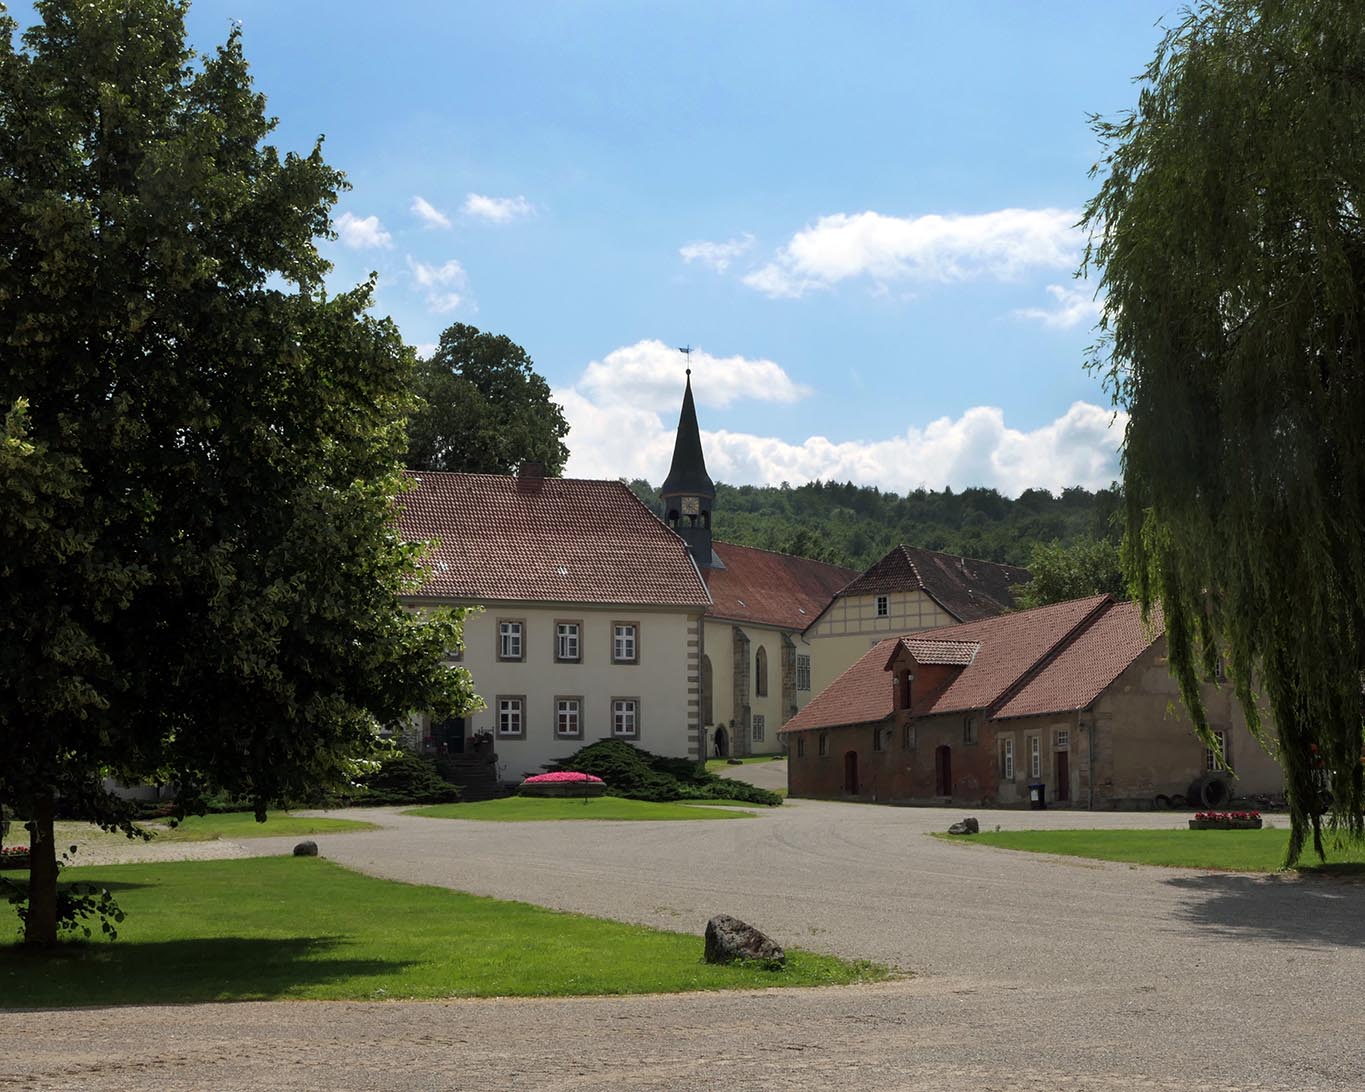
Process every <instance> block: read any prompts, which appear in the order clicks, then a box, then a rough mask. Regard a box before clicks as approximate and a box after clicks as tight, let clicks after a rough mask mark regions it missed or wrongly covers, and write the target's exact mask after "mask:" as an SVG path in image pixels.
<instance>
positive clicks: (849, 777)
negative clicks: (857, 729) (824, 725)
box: [844, 751, 858, 796]
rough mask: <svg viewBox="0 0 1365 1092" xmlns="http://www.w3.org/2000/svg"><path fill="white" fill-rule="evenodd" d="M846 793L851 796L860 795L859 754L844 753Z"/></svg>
mask: <svg viewBox="0 0 1365 1092" xmlns="http://www.w3.org/2000/svg"><path fill="white" fill-rule="evenodd" d="M844 792H846V793H848V795H849V796H857V795H858V752H857V751H847V752H845V753H844Z"/></svg>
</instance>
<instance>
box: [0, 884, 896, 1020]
mask: <svg viewBox="0 0 1365 1092" xmlns="http://www.w3.org/2000/svg"><path fill="white" fill-rule="evenodd" d="M62 875H63V876H64V877H66V878H69V879H73V880H80V881H84V882H89V883H96V884H100V885H103V886H107V887H109V888H110V889H111V890H112V891H113V893H114V896H115V898H117V899H118V901H119V904H120V905H121V907H122V908H123V910H124V911H125V912H127V915H128V917H127V920H126V921H125V922H124V923H123V924H122V925H121V926H120V927H119V939H118V940H117V941H115V942H114V943H112V944H111V943H108V942H105V941H91V942H86V943H81V944H75V943H73V944H67V945H63V946H62V947H61V948H60V949H59V950H58V951H57V952H56V953H55V954H32V953H29V952H28V951H26V950H24V949H22V948H20V947H19V946H17V945H16V944H14V943H11V942H3V943H0V1007H3V1008H48V1007H64V1006H71V1005H82V1006H88V1005H132V1004H138V1005H144V1004H182V1003H188V1002H203V1001H248V1000H278V999H328V1000H378V999H400V998H417V999H423V998H443V997H501V996H516V997H561V996H569V995H582V994H630V993H656V992H663V993H676V992H681V991H686V990H720V989H736V988H748V987H763V986H823V985H839V984H846V983H852V982H870V981H876V980H879V979H882V978H885V977H887V975H888V971H887V970H886V968H884V967H879V966H875V965H872V964H868V963H849V962H845V961H843V960H839V959H835V958H834V957H832V956H822V955H816V954H813V953H809V952H803V951H793V950H790V949H789V950H788V953H787V959H788V966H787V968H786V969H785V970H782V971H765V970H762V969H759V968H756V967H744V966H728V967H725V966H713V965H711V964H707V963H703V962H702V961H701V950H702V939H701V936H700V935H696V936H688V935H684V934H681V933H668V932H663V931H660V930H656V929H648V928H645V927H643V926H637V925H625V924H621V923H619V922H611V921H602V920H600V919H597V918H590V917H584V916H582V915H579V914H564V913H559V912H557V911H553V910H545V909H542V908H540V907H537V906H529V905H527V904H525V903H518V902H504V901H501V900H498V899H489V898H481V897H478V896H474V895H466V894H462V893H460V892H457V891H449V890H446V889H445V888H439V887H419V886H415V885H412V884H402V883H395V882H392V881H388V880H379V879H375V878H373V877H370V876H363V875H361V874H359V873H356V872H350V871H347V870H346V869H343V868H341V867H339V866H338V865H335V864H332V863H330V862H328V861H324V860H320V859H317V858H296V857H265V858H255V859H249V860H235V861H183V862H177V863H173V864H158V865H109V866H104V867H91V868H72V869H70V870H68V871H66V872H63V873H62ZM12 920H13V919H11V921H12ZM699 924H700V923H699Z"/></svg>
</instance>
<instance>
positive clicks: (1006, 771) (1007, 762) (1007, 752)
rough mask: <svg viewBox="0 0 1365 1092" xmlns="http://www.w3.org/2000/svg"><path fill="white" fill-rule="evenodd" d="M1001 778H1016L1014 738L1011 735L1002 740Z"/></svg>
mask: <svg viewBox="0 0 1365 1092" xmlns="http://www.w3.org/2000/svg"><path fill="white" fill-rule="evenodd" d="M1000 780H1001V781H1013V780H1014V740H1013V738H1011V737H1010V736H1006V737H1005V738H1004V739H1002V740H1001V741H1000Z"/></svg>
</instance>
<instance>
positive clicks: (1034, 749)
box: [1028, 736, 1043, 781]
mask: <svg viewBox="0 0 1365 1092" xmlns="http://www.w3.org/2000/svg"><path fill="white" fill-rule="evenodd" d="M1028 775H1029V777H1031V778H1033V780H1035V781H1037V780H1038V778H1040V777H1042V776H1043V754H1042V747H1041V745H1040V740H1039V738H1038V737H1037V736H1029V737H1028Z"/></svg>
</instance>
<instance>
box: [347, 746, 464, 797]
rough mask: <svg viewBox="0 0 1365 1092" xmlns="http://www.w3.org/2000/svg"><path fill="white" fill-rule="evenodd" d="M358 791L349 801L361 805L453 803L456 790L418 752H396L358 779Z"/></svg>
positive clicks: (427, 759) (458, 792)
mask: <svg viewBox="0 0 1365 1092" xmlns="http://www.w3.org/2000/svg"><path fill="white" fill-rule="evenodd" d="M361 786H362V788H361V791H360V792H359V793H357V794H356V795H355V796H354V797H352V799H351V800H350V803H352V804H359V805H364V806H374V807H380V806H386V805H395V804H453V803H455V801H457V800H459V798H460V791H459V789H457V788H456V787H455V786H454V785H452V784H451V783H450V782H449V781H447V780H446V779H445V778H444V777H442V776H441V775H440V773H438V772H437V770H436V764H435V763H434V762H433V761H432V760H431V759H430V758H426V757H424V756H422V755H413V754H408V753H407V752H406V751H399V752H397V753H395V754H393V755H392V756H390V757H388V758H386V759H384V761H383V763H382V764H381V765H380V767H379V769H377V770H375V771H374V772H373V773H370V774H367V775H366V776H365V777H364V778H363V780H362V781H361Z"/></svg>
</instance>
